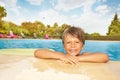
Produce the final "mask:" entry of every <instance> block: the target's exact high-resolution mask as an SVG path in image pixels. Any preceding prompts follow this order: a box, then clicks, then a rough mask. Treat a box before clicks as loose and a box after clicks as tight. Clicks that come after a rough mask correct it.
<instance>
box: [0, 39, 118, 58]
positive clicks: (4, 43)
mask: <svg viewBox="0 0 120 80" xmlns="http://www.w3.org/2000/svg"><path fill="white" fill-rule="evenodd" d="M10 48H20V49H22V48H23V49H25V48H27V49H29V48H30V49H38V48H48V49H53V50H55V51H61V52H64V53H65V50H64V48H63V45H62V41H61V40H46V39H4V40H3V39H1V40H0V49H10ZM82 52H103V53H106V54H108V55H109V57H110V60H120V42H119V41H117V42H116V41H86V42H85V46H84V49H83V50H82Z"/></svg>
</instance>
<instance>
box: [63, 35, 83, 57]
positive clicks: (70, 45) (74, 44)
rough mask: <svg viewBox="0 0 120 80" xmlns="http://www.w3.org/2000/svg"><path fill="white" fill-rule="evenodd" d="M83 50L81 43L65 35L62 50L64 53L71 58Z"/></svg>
mask: <svg viewBox="0 0 120 80" xmlns="http://www.w3.org/2000/svg"><path fill="white" fill-rule="evenodd" d="M82 48H83V43H82V42H81V41H80V40H79V39H78V38H76V37H74V36H71V35H67V36H66V37H65V39H64V49H65V50H66V53H67V54H69V55H72V56H76V55H78V54H79V53H80V51H81V50H82Z"/></svg>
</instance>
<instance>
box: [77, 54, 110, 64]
mask: <svg viewBox="0 0 120 80" xmlns="http://www.w3.org/2000/svg"><path fill="white" fill-rule="evenodd" d="M78 59H79V61H81V62H97V63H105V62H108V61H109V56H108V55H107V54H104V53H98V52H97V53H92V54H91V53H88V52H86V53H83V54H82V55H80V56H78Z"/></svg>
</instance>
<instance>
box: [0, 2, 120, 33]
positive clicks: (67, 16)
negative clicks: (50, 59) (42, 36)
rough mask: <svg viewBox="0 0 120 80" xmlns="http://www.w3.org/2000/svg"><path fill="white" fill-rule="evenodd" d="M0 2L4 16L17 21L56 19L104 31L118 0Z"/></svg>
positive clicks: (119, 6) (118, 7)
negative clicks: (5, 12) (5, 13)
mask: <svg viewBox="0 0 120 80" xmlns="http://www.w3.org/2000/svg"><path fill="white" fill-rule="evenodd" d="M0 5H1V6H3V7H4V8H5V9H6V11H7V16H6V17H5V18H4V20H6V21H10V22H13V23H15V24H17V25H20V24H21V23H22V22H34V21H41V22H42V23H44V24H45V25H51V26H52V25H53V24H54V23H55V22H57V23H58V25H59V26H61V25H62V24H64V23H65V24H69V25H72V26H76V27H81V28H82V29H83V30H84V31H85V32H87V33H89V34H91V33H94V32H97V33H99V34H101V35H106V33H107V32H108V26H109V25H110V23H111V21H112V20H113V17H114V15H115V13H117V14H118V17H119V16H120V0H0ZM119 18H120V17H119Z"/></svg>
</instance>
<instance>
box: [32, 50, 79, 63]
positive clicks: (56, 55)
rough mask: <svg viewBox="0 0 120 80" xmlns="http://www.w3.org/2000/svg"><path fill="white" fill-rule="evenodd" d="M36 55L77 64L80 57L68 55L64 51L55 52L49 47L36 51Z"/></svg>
mask: <svg viewBox="0 0 120 80" xmlns="http://www.w3.org/2000/svg"><path fill="white" fill-rule="evenodd" d="M34 56H35V57H38V58H43V59H58V60H61V61H62V62H65V63H70V64H77V63H78V62H79V60H78V58H77V57H75V56H67V55H65V54H64V53H62V52H55V51H52V50H48V49H39V50H36V51H35V52H34Z"/></svg>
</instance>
